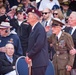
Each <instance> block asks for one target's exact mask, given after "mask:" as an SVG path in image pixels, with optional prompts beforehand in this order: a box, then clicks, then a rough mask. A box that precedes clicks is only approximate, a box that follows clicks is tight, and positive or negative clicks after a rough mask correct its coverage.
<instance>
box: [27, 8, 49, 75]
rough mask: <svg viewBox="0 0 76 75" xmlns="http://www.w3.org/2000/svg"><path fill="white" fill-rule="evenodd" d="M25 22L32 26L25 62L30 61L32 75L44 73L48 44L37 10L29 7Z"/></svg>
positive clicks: (42, 74)
mask: <svg viewBox="0 0 76 75" xmlns="http://www.w3.org/2000/svg"><path fill="white" fill-rule="evenodd" d="M27 13H28V16H27V22H28V23H29V24H30V25H31V26H32V30H31V33H30V36H29V41H28V49H27V57H26V61H27V63H29V62H30V60H31V61H32V75H45V71H46V68H47V65H48V60H49V59H48V46H47V37H46V32H45V29H44V27H43V26H42V25H41V24H40V22H39V16H40V15H39V13H40V12H39V11H38V10H36V9H29V10H28V11H27Z"/></svg>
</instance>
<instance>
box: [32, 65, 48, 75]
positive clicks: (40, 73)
mask: <svg viewBox="0 0 76 75" xmlns="http://www.w3.org/2000/svg"><path fill="white" fill-rule="evenodd" d="M46 68H47V66H44V67H36V68H32V72H31V73H32V75H45V71H46Z"/></svg>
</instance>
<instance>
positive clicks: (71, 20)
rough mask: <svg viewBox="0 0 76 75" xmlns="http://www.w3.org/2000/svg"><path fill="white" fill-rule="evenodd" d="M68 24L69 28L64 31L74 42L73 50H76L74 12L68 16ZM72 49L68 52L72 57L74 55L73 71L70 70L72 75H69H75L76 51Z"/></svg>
mask: <svg viewBox="0 0 76 75" xmlns="http://www.w3.org/2000/svg"><path fill="white" fill-rule="evenodd" d="M68 24H69V25H70V27H69V28H68V27H67V28H65V29H64V30H65V31H66V32H68V33H70V34H71V36H72V38H73V42H74V48H75V49H76V12H72V13H71V14H70V16H69V19H68ZM75 49H73V50H71V51H70V53H71V54H72V55H75V59H74V64H73V69H72V74H71V75H76V50H75Z"/></svg>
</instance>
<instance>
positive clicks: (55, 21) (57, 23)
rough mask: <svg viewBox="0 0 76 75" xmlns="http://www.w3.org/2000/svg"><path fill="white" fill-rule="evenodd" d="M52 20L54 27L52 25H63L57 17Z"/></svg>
mask: <svg viewBox="0 0 76 75" xmlns="http://www.w3.org/2000/svg"><path fill="white" fill-rule="evenodd" d="M52 21H53V23H52V27H54V26H61V27H62V26H63V25H64V23H63V22H62V21H61V20H60V19H59V18H53V19H52Z"/></svg>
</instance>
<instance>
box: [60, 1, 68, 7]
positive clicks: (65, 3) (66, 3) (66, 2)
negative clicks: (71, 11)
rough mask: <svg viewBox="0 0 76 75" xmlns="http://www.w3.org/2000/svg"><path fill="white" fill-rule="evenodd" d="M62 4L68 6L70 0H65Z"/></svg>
mask: <svg viewBox="0 0 76 75" xmlns="http://www.w3.org/2000/svg"><path fill="white" fill-rule="evenodd" d="M61 5H67V6H69V1H68V0H63V2H62V3H61Z"/></svg>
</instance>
